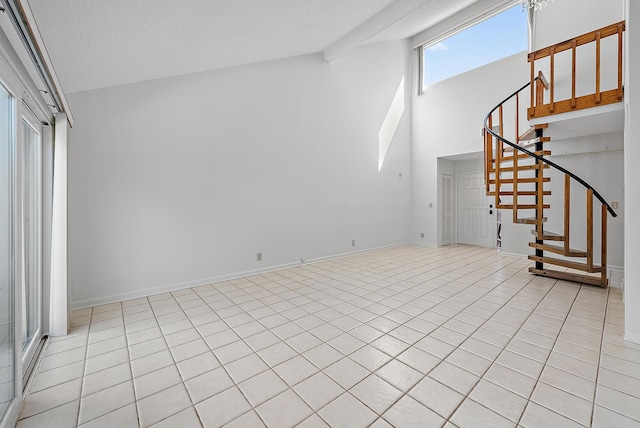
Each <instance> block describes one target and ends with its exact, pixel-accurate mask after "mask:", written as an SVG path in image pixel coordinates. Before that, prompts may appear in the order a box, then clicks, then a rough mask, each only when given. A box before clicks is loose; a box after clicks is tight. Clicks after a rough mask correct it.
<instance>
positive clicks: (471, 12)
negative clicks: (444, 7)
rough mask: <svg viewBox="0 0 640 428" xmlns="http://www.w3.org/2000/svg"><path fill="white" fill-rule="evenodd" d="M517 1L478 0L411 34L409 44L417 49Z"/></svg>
mask: <svg viewBox="0 0 640 428" xmlns="http://www.w3.org/2000/svg"><path fill="white" fill-rule="evenodd" d="M518 3H520V1H519V0H480V1H478V2H475V3H473V4H472V5H471V6H469V7H467V8H464V9H462V10H460V11H459V12H457V13H455V14H454V15H452V16H449V17H448V18H446V19H444V20H442V21H440V22H438V23H437V24H435V25H433V26H431V27H430V28H427V29H426V30H424V31H423V32H421V33H418V34H416V35H415V36H413V37H412V38H411V46H412V47H413V49H418V48H421V47H423V46H425V45H432V44H435V43H438V42H440V41H442V40H444V39H446V38H447V37H449V36H452V35H453V34H455V33H458V32H460V31H462V30H465V29H467V28H469V27H471V26H473V25H475V24H477V23H478V22H479V21H484V20H485V19H489V18H491V17H492V16H494V15H497V14H498V13H500V12H502V11H504V10H506V9H508V8H510V7H513V6H515V5H516V4H518Z"/></svg>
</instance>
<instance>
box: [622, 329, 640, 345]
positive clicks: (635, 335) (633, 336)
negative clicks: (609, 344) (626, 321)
mask: <svg viewBox="0 0 640 428" xmlns="http://www.w3.org/2000/svg"><path fill="white" fill-rule="evenodd" d="M622 338H623V339H624V340H626V341H627V342H633V343H637V344H639V345H640V331H635V330H629V329H628V328H627V329H625V330H624V336H623V337H622Z"/></svg>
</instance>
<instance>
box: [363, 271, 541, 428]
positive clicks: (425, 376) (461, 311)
mask: <svg viewBox="0 0 640 428" xmlns="http://www.w3.org/2000/svg"><path fill="white" fill-rule="evenodd" d="M523 269H524V268H523ZM523 269H520V270H518V271H517V272H514V273H513V275H511V276H510V277H509V278H506V279H505V280H503V281H502V282H500V283H498V284H496V285H495V286H494V287H492V288H491V289H490V290H487V292H486V293H484V295H483V297H484V296H486V295H488V294H489V293H491V292H492V291H494V290H495V289H496V288H497V287H499V286H500V285H501V284H503V283H504V282H506V281H508V280H509V279H511V278H513V277H514V276H516V275H517V274H518V273H520V272H522V270H523ZM499 270H501V269H498V271H499ZM495 272H497V271H494V272H492V274H493V273H495ZM489 275H491V274H489ZM489 275H487V276H489ZM487 276H485V277H482V278H479V279H478V280H476V281H475V282H474V283H472V284H469V285H468V286H467V287H465V288H463V289H461V290H459V291H458V292H456V293H454V294H452V295H451V296H449V297H447V299H445V300H443V301H442V302H440V303H439V304H444V302H446V301H447V300H449V299H451V298H453V296H455V295H457V294H460V293H462V292H464V291H465V290H467V289H469V288H471V287H473V285H475V284H476V283H478V282H479V281H482V280H483V279H485V278H487ZM452 281H455V279H454V280H452ZM531 281H533V278H532V279H531V280H530V281H529V282H527V284H524V285H523V286H522V287H521V288H520V290H518V292H517V293H516V294H514V295H513V296H512V297H511V298H510V299H509V300H507V301H506V302H504V303H503V304H502V305H501V306H500V308H498V309H496V310H495V311H494V315H495V313H497V311H498V310H499V309H501V308H503V307H504V306H506V304H507V303H509V302H510V301H511V300H512V299H513V298H515V297H516V296H517V295H518V293H520V292H521V291H522V290H523V289H525V288H526V286H527V285H528V284H529V283H530V282H531ZM450 284H451V282H449V283H445V284H442V285H441V286H440V287H438V288H436V289H435V290H437V289H440V288H442V287H445V286H447V285H450ZM435 290H434V291H435ZM478 300H479V299H477V300H476V301H478ZM474 303H475V302H473V303H469V304H468V305H467V306H465V307H464V309H461V310H459V311H458V312H457V313H456V315H453V316H451V317H449V319H447V320H446V321H443V322H442V323H441V324H440V325H439V326H438V327H437V328H435V329H434V330H432V332H433V331H435V330H437V329H438V328H440V327H443V326H444V324H446V323H447V322H448V321H450V320H451V319H453V318H455V317H456V316H457V315H459V314H461V313H463V312H464V310H465V309H466V308H468V307H470V306H471V305H473V304H474ZM439 304H438V305H439ZM438 305H436V306H438ZM434 307H435V306H434ZM428 311H429V310H427V311H425V312H428ZM423 314H424V312H423ZM416 317H418V316H416ZM490 319H491V317H489V318H487V319H486V320H485V321H484V322H483V323H482V324H480V325H479V326H478V327H477V328H476V329H475V330H473V332H474V333H475V332H476V331H478V330H479V329H480V328H481V327H482V326H483V325H484V324H486V323H487V322H488V321H489V320H490ZM408 321H409V320H408ZM408 321H406V322H408ZM406 322H405V323H404V324H406ZM463 322H464V321H463ZM523 323H524V322H523ZM404 324H401V325H404ZM467 324H469V323H467ZM470 325H471V324H470ZM409 328H411V327H409ZM454 331H455V330H454ZM471 334H473V333H471ZM471 334H469V335H468V336H467V338H466V339H465V340H464V341H463V342H461V343H460V344H458V345H457V346H454V349H453V350H451V351H450V352H449V353H448V354H447V355H446V356H445V357H444V358H442V359H440V357H438V356H436V358H439V359H440V362H439V363H438V364H436V365H435V366H434V367H433V368H432V369H431V370H429V372H427V373H426V374H423V375H422V377H421V378H420V380H419V381H417V382H416V383H415V384H414V385H413V386H412V387H411V388H410V389H409V391H410V390H412V389H413V388H414V387H415V386H416V385H417V384H419V383H420V382H422V381H423V380H424V379H425V378H427V377H428V376H429V373H431V372H432V371H433V370H435V369H436V368H437V367H438V366H439V365H440V364H441V363H442V362H444V361H445V360H446V358H447V357H448V356H449V355H451V354H452V353H453V352H455V351H456V350H457V349H459V348H460V346H461V345H462V343H464V342H465V341H466V340H467V339H468V338H469V337H471ZM429 335H430V333H429V334H427V335H425V337H429ZM420 340H422V339H420ZM478 340H481V339H478ZM482 342H484V341H482ZM416 343H417V342H416ZM445 343H448V342H445ZM484 343H487V342H484ZM449 345H451V344H450V343H449ZM490 345H492V344H490ZM409 346H414V344H409ZM452 346H453V345H452ZM383 352H384V351H383ZM403 352H404V351H403ZM401 354H402V352H401V353H400V354H399V355H401ZM387 355H388V354H387ZM431 355H432V354H431ZM474 355H476V354H474ZM391 357H392V360H394V359H396V357H394V356H391ZM479 357H481V358H484V357H482V356H479ZM496 358H497V357H496ZM494 361H495V360H494ZM389 362H390V361H389ZM389 362H387V363H385V365H386V364H389ZM400 362H401V363H403V362H402V361H400ZM403 364H404V363H403ZM450 364H451V363H450ZM454 365H455V364H454ZM456 367H457V366H456ZM378 370H379V369H378ZM463 370H465V369H463ZM487 370H488V369H487ZM465 371H467V370H465ZM419 373H421V372H419ZM421 374H422V373H421ZM471 374H473V373H471ZM473 375H474V376H475V374H473ZM433 380H435V381H436V382H439V381H438V380H436V379H433ZM479 380H480V379H479ZM479 380H478V381H479ZM439 383H441V382H439ZM476 383H477V382H476ZM472 389H473V388H472ZM409 391H406V392H404V391H402V395H401V396H400V397H399V398H398V399H396V400H395V401H394V402H393V403H392V404H391V405H390V406H389V407H388V408H387V409H385V412H386V411H387V410H388V409H389V408H391V407H393V406H394V405H395V404H396V403H397V402H398V401H400V400H401V399H402V398H404V397H405V396H407V395H409ZM456 392H457V391H456ZM469 393H470V392H469ZM467 395H468V394H467ZM409 397H410V398H412V399H414V400H415V398H413V397H412V396H411V395H409ZM465 397H466V396H465ZM356 398H357V397H356ZM416 401H418V400H416ZM463 401H464V400H463ZM418 402H419V401H418ZM461 403H462V402H461ZM461 403H460V404H461ZM421 404H422V403H421ZM460 404H459V405H460ZM422 405H423V406H425V407H426V408H428V409H429V410H431V411H433V412H434V413H436V414H437V415H439V416H442V415H440V414H439V413H438V412H435V411H434V410H433V409H430V408H429V407H428V406H426V405H424V404H422ZM459 405H458V406H456V408H455V409H454V410H453V412H452V415H453V413H455V410H456V409H457V408H458V407H459ZM383 413H384V412H383ZM450 416H451V415H450ZM378 419H383V420H385V421H386V419H384V418H383V416H382V415H379V416H378V418H377V419H376V420H378ZM443 419H444V420H445V422H447V421H449V417H445V418H443Z"/></svg>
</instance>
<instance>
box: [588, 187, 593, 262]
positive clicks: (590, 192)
mask: <svg viewBox="0 0 640 428" xmlns="http://www.w3.org/2000/svg"><path fill="white" fill-rule="evenodd" d="M587 272H593V190H592V189H588V190H587Z"/></svg>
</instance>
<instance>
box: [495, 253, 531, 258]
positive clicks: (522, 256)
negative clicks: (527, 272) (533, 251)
mask: <svg viewBox="0 0 640 428" xmlns="http://www.w3.org/2000/svg"><path fill="white" fill-rule="evenodd" d="M500 255H502V256H505V257H517V258H519V259H526V258H527V257H529V256H528V255H527V254H519V253H508V252H506V251H500Z"/></svg>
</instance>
